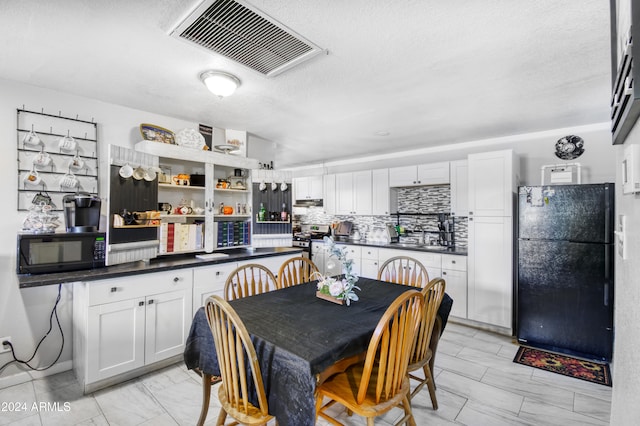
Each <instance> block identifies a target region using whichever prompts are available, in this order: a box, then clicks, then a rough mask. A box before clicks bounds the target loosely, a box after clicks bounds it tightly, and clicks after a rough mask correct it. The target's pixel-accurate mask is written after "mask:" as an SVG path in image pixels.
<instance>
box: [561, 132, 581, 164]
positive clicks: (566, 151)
mask: <svg viewBox="0 0 640 426" xmlns="http://www.w3.org/2000/svg"><path fill="white" fill-rule="evenodd" d="M583 152H584V140H582V138H581V137H580V136H574V135H569V136H565V137H563V138H560V139H558V141H557V142H556V157H558V158H560V159H562V160H574V159H576V158H578V157H580V156H581V155H582V153H583Z"/></svg>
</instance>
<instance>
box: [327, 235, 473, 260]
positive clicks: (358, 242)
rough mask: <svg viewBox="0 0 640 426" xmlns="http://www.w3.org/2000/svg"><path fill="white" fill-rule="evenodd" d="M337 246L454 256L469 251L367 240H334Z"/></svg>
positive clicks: (465, 253) (463, 254)
mask: <svg viewBox="0 0 640 426" xmlns="http://www.w3.org/2000/svg"><path fill="white" fill-rule="evenodd" d="M334 241H335V242H336V244H350V245H354V246H364V247H377V248H385V249H395V250H410V251H420V252H426V253H440V254H454V255H458V256H466V255H467V249H466V248H449V247H443V246H430V245H417V244H411V243H373V242H367V241H366V240H352V239H350V238H349V239H346V238H345V239H336V240H334Z"/></svg>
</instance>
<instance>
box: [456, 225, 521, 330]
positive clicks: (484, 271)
mask: <svg viewBox="0 0 640 426" xmlns="http://www.w3.org/2000/svg"><path fill="white" fill-rule="evenodd" d="M512 245H513V227H512V219H511V218H510V217H473V218H469V249H468V250H469V255H468V265H467V269H468V274H469V275H468V281H469V291H468V299H467V300H468V318H469V319H471V320H474V321H480V322H484V323H487V324H493V325H497V326H500V327H505V328H511V308H512V293H513V290H512V289H513V272H512V271H513V247H512Z"/></svg>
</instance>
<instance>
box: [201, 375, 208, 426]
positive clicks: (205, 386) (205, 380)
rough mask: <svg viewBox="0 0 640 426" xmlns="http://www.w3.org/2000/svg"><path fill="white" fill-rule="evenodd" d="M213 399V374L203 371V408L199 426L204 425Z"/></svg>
mask: <svg viewBox="0 0 640 426" xmlns="http://www.w3.org/2000/svg"><path fill="white" fill-rule="evenodd" d="M210 400H211V375H210V374H204V373H202V408H201V409H200V418H199V419H198V426H202V425H204V421H205V420H206V419H207V413H208V412H209V402H210Z"/></svg>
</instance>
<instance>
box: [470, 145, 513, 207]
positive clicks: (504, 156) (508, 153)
mask: <svg viewBox="0 0 640 426" xmlns="http://www.w3.org/2000/svg"><path fill="white" fill-rule="evenodd" d="M468 160H469V179H468V182H469V216H489V217H490V216H505V217H506V216H509V217H510V216H512V215H513V194H514V193H515V192H516V170H515V166H516V164H515V160H514V155H513V151H512V150H504V151H494V152H483V153H480V154H469V157H468Z"/></svg>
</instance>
